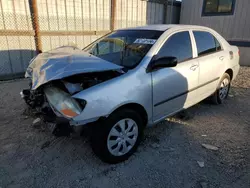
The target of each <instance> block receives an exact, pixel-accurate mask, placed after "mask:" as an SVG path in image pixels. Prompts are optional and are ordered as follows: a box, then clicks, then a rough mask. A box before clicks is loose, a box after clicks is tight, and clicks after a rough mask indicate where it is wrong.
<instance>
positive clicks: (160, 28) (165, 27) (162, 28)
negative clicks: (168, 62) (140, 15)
mask: <svg viewBox="0 0 250 188" xmlns="http://www.w3.org/2000/svg"><path fill="white" fill-rule="evenodd" d="M171 28H180V29H209V28H207V27H203V26H197V25H181V24H154V25H144V26H138V27H129V28H124V29H119V30H151V31H152V30H153V31H166V30H168V29H171Z"/></svg>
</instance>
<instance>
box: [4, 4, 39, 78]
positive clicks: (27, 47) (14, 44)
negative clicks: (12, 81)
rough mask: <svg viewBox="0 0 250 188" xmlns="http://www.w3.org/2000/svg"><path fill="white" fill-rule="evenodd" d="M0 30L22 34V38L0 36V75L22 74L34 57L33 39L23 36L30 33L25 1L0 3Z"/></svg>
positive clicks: (7, 35)
mask: <svg viewBox="0 0 250 188" xmlns="http://www.w3.org/2000/svg"><path fill="white" fill-rule="evenodd" d="M0 30H2V31H5V30H8V31H23V32H24V33H23V36H20V35H16V36H15V35H12V34H11V33H9V32H8V33H6V34H1V35H0V75H10V74H14V73H15V74H18V73H21V72H23V71H24V69H25V68H26V67H27V65H28V63H29V60H30V59H31V58H32V57H33V56H34V55H35V44H34V37H32V36H25V35H26V34H27V33H26V31H32V24H31V18H30V11H29V4H28V1H27V0H18V1H10V0H1V1H0Z"/></svg>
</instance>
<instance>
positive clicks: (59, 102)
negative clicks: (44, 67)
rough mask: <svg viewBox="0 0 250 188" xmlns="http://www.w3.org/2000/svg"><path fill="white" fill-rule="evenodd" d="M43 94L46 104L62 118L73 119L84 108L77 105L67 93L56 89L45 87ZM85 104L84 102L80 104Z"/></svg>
mask: <svg viewBox="0 0 250 188" xmlns="http://www.w3.org/2000/svg"><path fill="white" fill-rule="evenodd" d="M44 93H45V95H46V97H47V99H48V102H49V103H50V104H51V105H52V106H53V107H54V108H55V109H56V110H57V111H58V112H60V113H61V114H62V115H63V116H65V117H68V118H73V117H75V116H77V115H79V114H80V113H81V112H82V110H83V108H84V106H85V105H82V104H79V103H78V102H77V101H76V100H75V99H74V98H72V97H71V96H70V95H69V94H68V93H66V92H64V91H63V90H61V89H59V88H56V87H47V88H45V89H44ZM82 103H83V104H86V102H85V101H83V102H82Z"/></svg>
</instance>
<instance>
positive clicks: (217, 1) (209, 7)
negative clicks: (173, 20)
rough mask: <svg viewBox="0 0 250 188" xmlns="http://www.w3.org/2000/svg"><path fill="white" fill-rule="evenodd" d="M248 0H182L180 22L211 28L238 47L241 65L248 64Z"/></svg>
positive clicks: (249, 23) (249, 47)
mask: <svg viewBox="0 0 250 188" xmlns="http://www.w3.org/2000/svg"><path fill="white" fill-rule="evenodd" d="M249 8H250V1H249V0H183V1H182V7H181V16H180V23H181V24H192V25H202V26H207V27H210V28H213V29H214V30H216V31H217V32H219V33H220V34H221V35H222V36H224V37H225V38H226V39H227V40H228V41H229V43H230V44H232V45H236V46H238V47H239V48H240V54H241V62H240V63H241V65H247V66H250V20H249V18H250V11H249Z"/></svg>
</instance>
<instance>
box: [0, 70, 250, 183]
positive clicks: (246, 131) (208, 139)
mask: <svg viewBox="0 0 250 188" xmlns="http://www.w3.org/2000/svg"><path fill="white" fill-rule="evenodd" d="M26 86H27V80H25V79H23V80H16V81H10V82H0V97H1V100H0V117H1V118H0V187H1V188H4V187H41V188H43V187H63V188H67V187H108V188H112V187H122V188H130V187H144V188H145V187H165V188H166V187H173V188H179V187H180V188H183V187H184V188H191V187H192V188H196V187H197V188H198V187H209V188H213V187H223V188H232V187H233V188H249V187H250V150H249V149H250V100H249V99H250V68H247V67H242V68H241V70H240V74H239V76H238V77H237V79H236V80H235V81H234V83H233V85H232V88H231V89H232V90H231V93H230V95H229V98H228V100H227V101H226V102H225V103H224V104H222V105H218V106H216V105H211V104H209V103H207V102H201V103H199V104H197V105H195V106H193V107H192V108H190V109H188V110H187V111H186V112H187V114H188V115H189V118H183V117H182V118H179V116H174V117H171V118H168V119H167V120H166V121H164V122H161V123H159V124H157V125H156V126H154V127H151V128H147V129H146V130H145V138H144V140H143V142H142V144H141V145H140V146H139V148H138V151H137V152H136V153H135V154H134V155H133V156H132V157H131V158H130V159H129V160H127V161H125V162H123V163H120V164H116V165H109V164H105V163H103V162H101V161H100V160H99V159H98V158H97V157H96V156H95V155H94V154H93V152H92V150H91V148H90V145H89V141H88V139H87V137H59V138H56V137H54V136H53V135H51V134H50V133H49V132H48V131H46V129H44V128H42V126H41V127H40V128H37V127H32V126H31V125H32V122H33V121H34V120H35V119H36V118H35V117H30V116H28V115H27V113H26V110H27V109H26V106H25V104H24V101H23V100H21V99H20V96H19V92H20V90H21V89H23V88H25V87H26ZM204 144H205V146H209V147H210V148H211V147H212V148H213V147H214V150H212V149H209V147H208V148H206V147H204V146H203V145H204ZM216 148H217V149H216Z"/></svg>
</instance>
